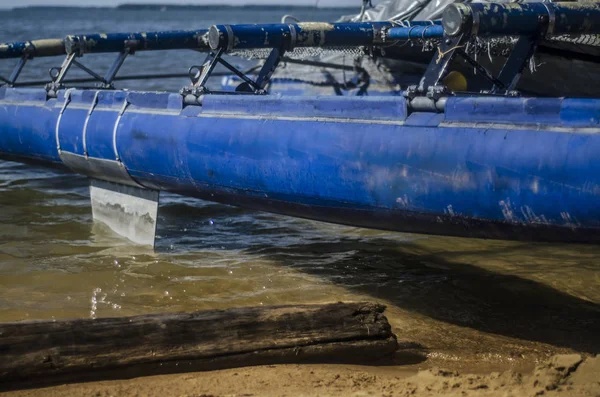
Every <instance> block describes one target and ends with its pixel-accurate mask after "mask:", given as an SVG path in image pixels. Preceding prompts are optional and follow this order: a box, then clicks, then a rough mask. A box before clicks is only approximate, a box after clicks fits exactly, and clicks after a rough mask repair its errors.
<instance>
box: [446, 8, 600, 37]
mask: <svg viewBox="0 0 600 397" xmlns="http://www.w3.org/2000/svg"><path fill="white" fill-rule="evenodd" d="M442 25H443V26H444V31H445V33H446V34H447V35H450V36H456V35H458V34H471V35H473V36H530V35H535V34H542V35H546V36H551V35H562V34H599V33H600V3H593V2H589V3H588V2H569V3H550V2H547V3H541V2H539V3H538V2H535V3H470V4H451V5H449V6H448V7H446V9H445V10H444V14H443V16H442Z"/></svg>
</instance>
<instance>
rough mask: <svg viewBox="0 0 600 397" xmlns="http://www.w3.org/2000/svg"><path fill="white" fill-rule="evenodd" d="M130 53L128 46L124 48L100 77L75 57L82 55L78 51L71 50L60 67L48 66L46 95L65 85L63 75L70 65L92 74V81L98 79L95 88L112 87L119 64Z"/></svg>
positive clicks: (53, 94) (50, 94)
mask: <svg viewBox="0 0 600 397" xmlns="http://www.w3.org/2000/svg"><path fill="white" fill-rule="evenodd" d="M132 53H133V52H132V51H131V49H130V48H125V50H124V51H123V52H120V53H119V55H118V56H117V58H116V59H115V61H114V62H113V64H112V65H111V67H110V68H109V69H108V71H107V72H106V75H105V76H104V77H102V76H100V75H99V74H98V73H96V72H94V71H93V70H92V69H90V68H88V67H87V66H85V65H84V64H82V63H81V62H79V61H78V60H77V59H76V58H77V57H81V56H83V55H82V54H81V53H80V52H78V51H76V52H72V53H70V54H68V55H67V57H66V58H65V59H64V61H63V63H62V65H61V66H60V67H54V68H50V70H49V73H50V78H51V79H52V82H51V83H48V84H47V85H46V91H48V95H49V96H50V97H56V93H57V92H58V90H60V89H62V88H64V87H65V84H64V83H65V77H66V76H67V73H68V72H69V70H70V69H71V66H76V67H78V68H79V69H81V70H83V71H84V72H86V73H87V74H89V75H90V76H92V77H93V78H94V80H93V81H98V82H99V84H98V85H97V88H108V89H111V88H114V86H113V81H114V80H115V78H116V76H117V73H118V72H119V70H120V69H121V66H123V62H125V59H126V58H127V56H128V55H130V54H132Z"/></svg>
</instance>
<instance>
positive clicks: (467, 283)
mask: <svg viewBox="0 0 600 397" xmlns="http://www.w3.org/2000/svg"><path fill="white" fill-rule="evenodd" d="M33 175H35V178H32V176H33ZM58 187H61V188H58ZM0 209H1V210H0V222H1V223H2V225H3V228H2V230H1V231H0V239H1V240H0V289H1V290H2V294H0V321H14V320H24V319H49V318H68V317H90V316H91V317H96V316H98V317H100V316H124V315H135V314H141V313H157V312H165V311H193V310H202V309H210V308H226V307H234V306H243V305H263V304H264V305H271V304H285V303H307V302H330V301H338V300H360V299H368V300H377V301H380V302H383V303H386V304H387V305H388V306H389V308H388V317H390V321H391V323H392V326H393V327H394V330H395V332H396V333H397V334H398V335H399V338H400V340H401V341H404V342H410V343H413V344H415V345H419V346H423V347H424V348H425V349H426V350H427V351H428V352H429V356H430V358H432V359H436V358H438V359H458V358H461V359H463V360H462V361H464V359H465V358H473V359H478V360H481V359H482V358H483V359H488V360H490V361H496V362H497V361H501V362H508V363H510V362H512V361H515V360H517V361H518V360H519V359H521V358H523V357H527V358H530V357H531V356H533V357H535V358H541V357H544V356H546V355H547V354H551V353H555V352H557V351H568V350H569V349H573V350H577V351H582V352H589V353H595V352H599V351H600V338H599V337H598V336H597V335H599V334H600V306H599V304H600V288H598V287H599V286H600V278H599V277H600V276H599V274H600V273H599V270H600V265H599V264H598V263H597V261H596V258H597V257H598V253H599V248H598V247H595V246H578V245H570V246H567V245H565V246H561V245H548V244H523V243H517V242H503V241H484V240H467V239H457V238H444V237H429V236H417V235H406V234H400V233H390V232H382V231H374V230H366V229H359V228H351V227H345V226H336V225H329V224H324V223H318V222H311V221H306V220H301V219H293V218H287V217H282V216H276V215H271V214H266V213H261V212H253V211H247V210H243V209H239V208H233V207H228V206H224V205H220V204H214V203H207V202H203V201H199V200H195V199H190V198H184V197H179V196H174V195H169V194H165V195H163V196H162V197H161V208H160V212H159V227H158V234H159V239H158V242H157V250H156V252H155V251H152V250H150V249H148V248H144V247H135V246H131V245H129V244H128V243H127V242H126V241H124V240H122V239H121V238H119V237H118V236H116V235H114V234H113V233H112V232H111V231H110V230H108V229H107V228H106V227H105V226H103V225H101V224H94V223H93V222H92V220H91V211H90V208H89V197H88V190H87V181H86V180H85V178H82V177H78V176H74V175H65V174H61V173H58V172H55V171H47V170H42V169H35V168H33V169H32V168H31V167H28V166H24V165H19V164H15V163H8V162H2V163H0Z"/></svg>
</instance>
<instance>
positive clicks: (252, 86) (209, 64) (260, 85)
mask: <svg viewBox="0 0 600 397" xmlns="http://www.w3.org/2000/svg"><path fill="white" fill-rule="evenodd" d="M292 41H293V37H292V36H291V35H288V36H287V40H285V41H284V44H283V45H282V46H281V48H273V49H272V50H271V53H270V54H269V56H268V58H267V59H266V61H265V63H264V64H263V65H262V67H261V69H260V71H259V72H258V77H257V78H256V80H252V79H251V78H250V77H248V75H247V73H244V72H242V71H240V70H239V69H237V68H236V67H235V66H233V65H231V64H230V63H229V62H227V61H226V60H224V59H223V54H224V53H225V48H219V49H218V50H216V51H211V52H210V53H209V54H208V55H207V57H206V59H205V61H204V63H203V64H202V65H201V66H192V67H191V68H190V69H189V77H190V80H191V81H192V85H191V86H188V87H185V88H183V89H181V91H180V94H181V95H183V96H184V97H187V96H188V95H191V96H192V97H191V100H190V101H188V103H191V104H194V103H198V101H197V100H194V98H193V97H196V98H198V97H200V96H201V95H204V94H229V95H235V94H238V95H244V94H246V95H247V94H254V95H264V94H266V93H267V91H266V89H265V88H266V86H267V84H268V83H269V81H270V80H271V76H273V73H274V72H275V70H276V69H277V66H279V64H280V63H281V61H282V59H283V56H284V55H285V52H286V48H289V46H290V45H291V43H292ZM217 64H221V65H223V66H224V67H225V68H227V69H229V71H231V72H232V73H233V74H235V75H236V76H238V77H239V78H240V79H242V80H243V83H241V84H240V85H239V86H238V87H237V88H236V90H235V92H230V91H211V90H209V89H208V88H207V87H206V84H207V83H208V79H209V78H210V76H211V75H212V73H213V72H214V69H215V67H216V66H217Z"/></svg>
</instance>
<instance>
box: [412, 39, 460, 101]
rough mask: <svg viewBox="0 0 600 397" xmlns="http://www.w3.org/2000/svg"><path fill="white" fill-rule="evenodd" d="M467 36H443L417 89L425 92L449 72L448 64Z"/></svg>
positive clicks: (437, 84)
mask: <svg viewBox="0 0 600 397" xmlns="http://www.w3.org/2000/svg"><path fill="white" fill-rule="evenodd" d="M468 38H469V36H467V35H465V34H459V35H458V36H456V37H444V40H443V41H442V44H440V46H439V47H438V54H437V56H434V57H433V59H432V60H431V62H430V63H429V67H428V68H427V70H426V71H425V74H424V75H423V78H422V79H421V81H420V82H419V86H418V87H417V91H418V92H419V93H421V94H425V93H426V92H427V91H428V90H429V87H435V86H439V85H440V82H441V81H442V80H443V79H444V77H445V76H446V74H448V72H449V70H448V69H449V67H450V64H451V63H452V60H453V59H454V57H455V56H456V54H457V53H458V51H459V50H461V49H462V48H463V46H464V44H465V43H466V41H467V40H468Z"/></svg>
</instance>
